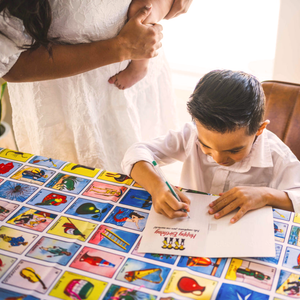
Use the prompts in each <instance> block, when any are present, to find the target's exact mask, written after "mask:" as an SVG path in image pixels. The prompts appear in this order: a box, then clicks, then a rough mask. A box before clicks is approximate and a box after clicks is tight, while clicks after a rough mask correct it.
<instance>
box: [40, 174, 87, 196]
mask: <svg viewBox="0 0 300 300" xmlns="http://www.w3.org/2000/svg"><path fill="white" fill-rule="evenodd" d="M89 183H90V180H88V179H85V178H82V177H76V176H73V175H67V174H62V173H58V174H56V176H55V177H54V178H53V179H52V180H51V181H50V182H49V183H47V185H46V187H48V188H52V189H55V190H59V191H62V192H69V193H72V194H79V193H80V192H81V191H82V190H83V189H84V188H85V187H86V186H87V185H88V184H89Z"/></svg>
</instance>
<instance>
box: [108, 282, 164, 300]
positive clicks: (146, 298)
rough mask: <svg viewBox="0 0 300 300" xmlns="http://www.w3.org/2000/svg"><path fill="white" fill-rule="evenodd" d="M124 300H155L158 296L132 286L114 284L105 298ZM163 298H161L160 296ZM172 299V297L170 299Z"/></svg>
mask: <svg viewBox="0 0 300 300" xmlns="http://www.w3.org/2000/svg"><path fill="white" fill-rule="evenodd" d="M112 299H114V300H122V299H124V300H125V299H128V300H131V299H132V300H135V299H136V300H138V299H143V300H155V299H157V298H156V296H154V295H150V294H146V293H144V292H141V291H140V290H139V289H132V288H126V287H123V286H119V285H115V284H112V285H111V286H110V287H109V289H108V291H107V293H106V294H105V296H104V298H103V300H112ZM160 299H161V298H160ZM169 300H170V299H169Z"/></svg>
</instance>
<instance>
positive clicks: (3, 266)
mask: <svg viewBox="0 0 300 300" xmlns="http://www.w3.org/2000/svg"><path fill="white" fill-rule="evenodd" d="M16 260H17V258H14V257H10V256H7V255H4V254H1V253H0V278H1V277H2V276H3V275H4V274H5V273H6V271H7V270H8V269H9V268H10V267H11V266H12V265H13V263H14V262H15V261H16ZM0 295H1V293H0Z"/></svg>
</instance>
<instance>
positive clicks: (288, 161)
mask: <svg viewBox="0 0 300 300" xmlns="http://www.w3.org/2000/svg"><path fill="white" fill-rule="evenodd" d="M273 178H274V179H273V182H272V184H271V187H273V188H276V189H278V190H281V191H284V192H286V193H287V195H288V196H289V198H290V200H291V201H292V204H293V207H294V211H295V212H296V213H300V162H299V160H298V159H297V158H296V156H295V155H294V154H293V153H292V152H291V151H290V150H289V151H288V152H287V153H286V155H285V156H284V157H279V158H278V159H277V161H276V162H275V166H274V177H273Z"/></svg>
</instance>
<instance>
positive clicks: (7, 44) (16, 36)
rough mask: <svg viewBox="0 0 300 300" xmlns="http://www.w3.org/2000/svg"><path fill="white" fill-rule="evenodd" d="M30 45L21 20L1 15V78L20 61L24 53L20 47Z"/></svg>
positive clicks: (29, 39)
mask: <svg viewBox="0 0 300 300" xmlns="http://www.w3.org/2000/svg"><path fill="white" fill-rule="evenodd" d="M30 43H31V38H30V37H29V36H28V35H27V34H26V32H25V29H24V26H23V24H22V21H21V20H19V19H17V18H14V17H8V16H5V17H3V14H0V77H2V76H4V75H5V74H6V73H7V72H8V71H9V70H10V69H11V67H12V66H13V65H14V64H15V62H16V61H17V60H18V58H19V56H20V54H21V52H23V51H24V50H22V49H20V47H21V46H23V45H24V44H30Z"/></svg>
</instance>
